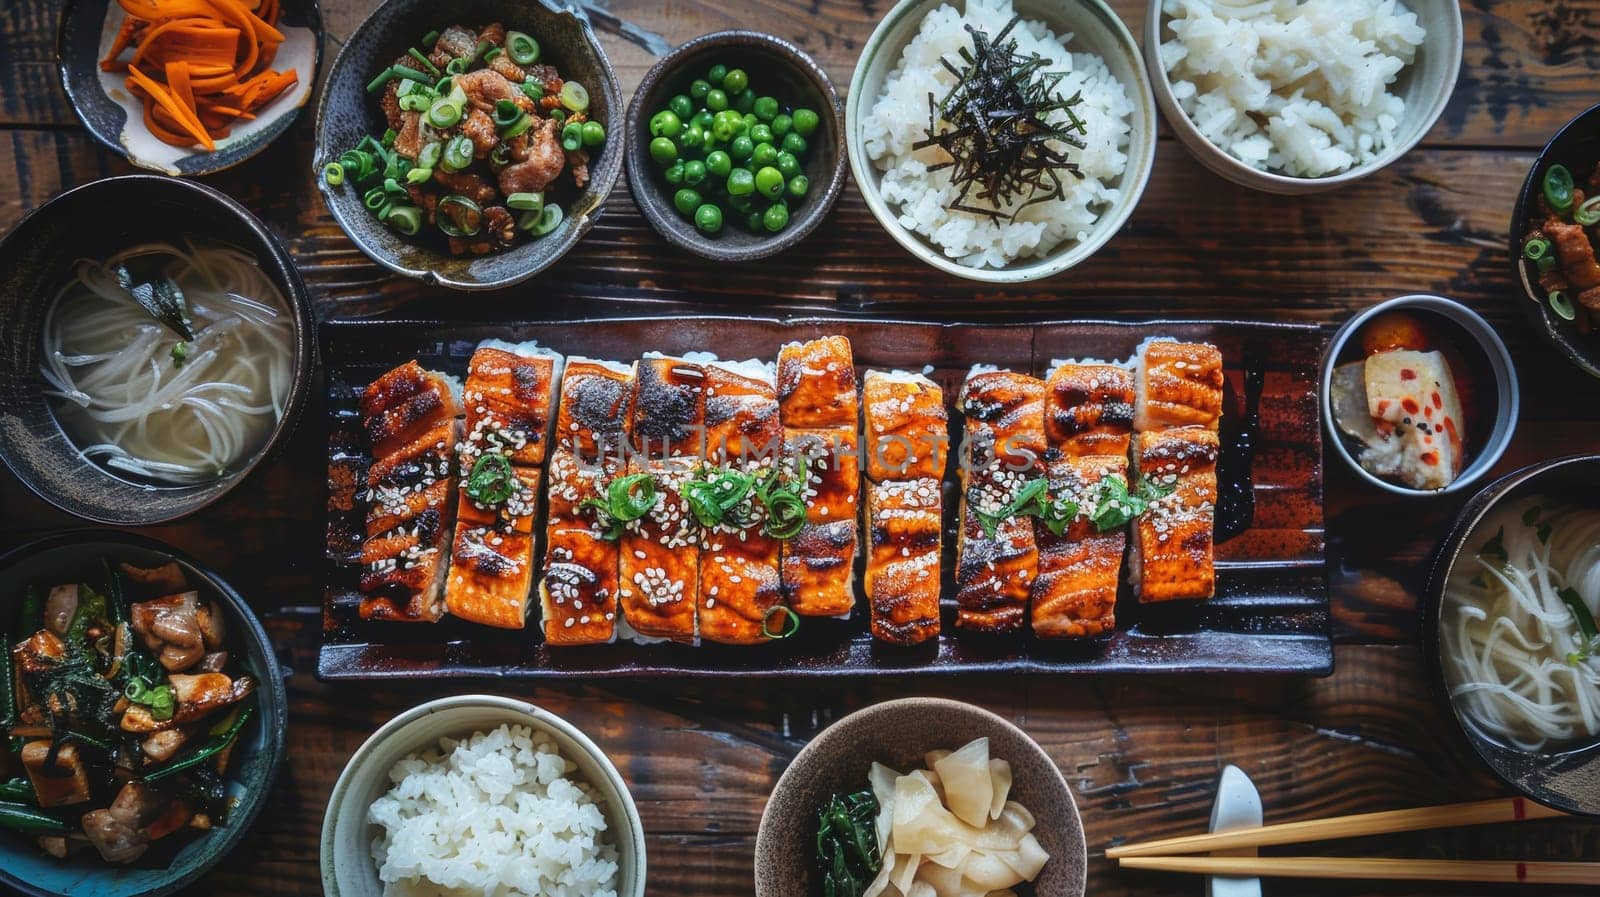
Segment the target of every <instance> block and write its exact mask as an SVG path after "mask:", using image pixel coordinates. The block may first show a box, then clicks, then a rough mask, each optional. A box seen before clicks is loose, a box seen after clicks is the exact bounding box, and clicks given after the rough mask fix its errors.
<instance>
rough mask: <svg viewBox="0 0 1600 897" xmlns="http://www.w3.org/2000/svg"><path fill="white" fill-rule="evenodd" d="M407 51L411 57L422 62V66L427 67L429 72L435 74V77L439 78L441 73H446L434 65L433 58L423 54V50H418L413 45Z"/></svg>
mask: <svg viewBox="0 0 1600 897" xmlns="http://www.w3.org/2000/svg"><path fill="white" fill-rule="evenodd" d="M406 52H407V53H410V54H411V58H412V59H415V60H416V61H418V62H420V63H422V67H423V68H424V69H427V71H428V74H430V75H432V76H434V77H435V78H437V77H439V76H440V75H442V74H444V73H443V72H441V71H439V67H438V66H436V65H434V64H433V61H432V60H430V59H429V58H428V57H426V56H424V55H422V51H421V50H418V49H417V48H416V47H412V48H411V49H409V50H407V51H406Z"/></svg>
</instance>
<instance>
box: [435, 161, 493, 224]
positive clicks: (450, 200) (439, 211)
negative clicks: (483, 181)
mask: <svg viewBox="0 0 1600 897" xmlns="http://www.w3.org/2000/svg"><path fill="white" fill-rule="evenodd" d="M445 155H446V156H447V157H448V156H449V155H450V152H449V150H446V151H445ZM434 218H435V220H436V221H437V222H438V224H439V229H440V230H442V231H444V232H445V234H446V235H447V236H451V237H473V236H477V233H478V231H479V230H481V229H482V228H483V207H482V206H480V205H478V204H477V203H475V202H473V201H472V200H470V199H468V198H467V197H465V196H462V195H460V194H458V193H452V194H450V195H449V196H446V197H445V198H443V199H441V200H439V205H438V207H437V208H436V209H435V212H434Z"/></svg>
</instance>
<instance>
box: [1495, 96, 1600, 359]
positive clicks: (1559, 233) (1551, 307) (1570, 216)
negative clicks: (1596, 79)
mask: <svg viewBox="0 0 1600 897" xmlns="http://www.w3.org/2000/svg"><path fill="white" fill-rule="evenodd" d="M1511 266H1512V277H1513V278H1514V279H1516V280H1517V282H1518V283H1520V284H1521V285H1522V289H1523V292H1524V293H1525V294H1526V299H1527V301H1526V303H1525V304H1524V308H1525V309H1526V310H1527V312H1528V315H1529V317H1530V318H1531V319H1532V321H1533V322H1534V325H1535V326H1536V327H1537V328H1538V329H1539V331H1540V333H1542V334H1543V335H1544V336H1545V338H1546V339H1548V340H1549V341H1550V342H1551V343H1552V344H1554V345H1555V346H1556V347H1557V348H1558V349H1560V350H1561V352H1562V354H1564V355H1566V356H1567V358H1568V359H1569V360H1571V361H1572V363H1573V364H1576V365H1577V366H1578V367H1580V368H1583V369H1584V370H1585V371H1587V372H1588V373H1589V374H1591V375H1593V376H1596V377H1600V105H1596V106H1592V107H1590V108H1589V109H1588V110H1586V111H1584V112H1583V113H1582V114H1580V115H1579V116H1578V117H1576V118H1574V119H1573V120H1572V121H1570V122H1568V123H1567V124H1566V126H1565V127H1563V128H1562V129H1561V130H1560V131H1559V132H1557V133H1556V136H1555V137H1553V138H1551V140H1550V142H1549V143H1548V144H1546V145H1545V148H1544V152H1542V153H1540V154H1539V158H1538V159H1537V160H1536V161H1535V162H1534V163H1533V168H1532V169H1530V170H1529V172H1528V177H1527V180H1526V181H1524V182H1523V185H1522V192H1521V193H1520V194H1519V195H1518V198H1517V206H1516V210H1515V211H1514V212H1513V213H1512V215H1511Z"/></svg>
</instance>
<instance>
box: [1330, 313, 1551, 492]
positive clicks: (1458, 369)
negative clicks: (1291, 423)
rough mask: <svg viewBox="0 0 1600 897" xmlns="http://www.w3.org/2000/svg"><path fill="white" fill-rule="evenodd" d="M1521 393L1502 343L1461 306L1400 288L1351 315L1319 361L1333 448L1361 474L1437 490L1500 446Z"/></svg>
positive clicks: (1387, 485) (1468, 475)
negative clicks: (1390, 296) (1399, 292)
mask: <svg viewBox="0 0 1600 897" xmlns="http://www.w3.org/2000/svg"><path fill="white" fill-rule="evenodd" d="M1520 404H1521V399H1520V395H1519V393H1518V383H1517V372H1516V368H1515V366H1514V365H1513V364H1512V361H1511V355H1510V353H1509V352H1508V351H1507V350H1506V346H1505V343H1504V342H1502V341H1501V339H1500V337H1499V335H1497V334H1496V333H1495V332H1494V330H1493V329H1492V328H1491V327H1490V326H1489V324H1488V323H1487V322H1486V321H1484V320H1483V318H1481V317H1479V316H1478V314H1477V313H1476V312H1474V311H1472V310H1471V309H1469V308H1467V307H1466V306H1464V305H1462V304H1460V303H1458V302H1454V301H1451V300H1449V299H1445V298H1443V297H1440V296H1426V295H1415V296H1400V297H1397V298H1395V299H1390V300H1388V301H1386V302H1381V303H1379V304H1377V305H1375V306H1373V307H1372V308H1369V309H1367V310H1366V311H1364V312H1362V313H1361V314H1358V315H1356V316H1355V317H1354V318H1351V319H1350V320H1349V321H1347V322H1345V324H1344V326H1343V327H1341V328H1340V329H1339V332H1338V333H1337V334H1336V335H1335V336H1334V338H1333V342H1332V344H1331V345H1330V346H1329V350H1328V355H1327V357H1326V359H1324V363H1323V370H1322V416H1323V422H1324V424H1325V426H1326V428H1327V431H1328V436H1329V438H1330V439H1331V440H1332V442H1333V445H1334V450H1335V452H1337V454H1338V455H1339V457H1340V458H1342V459H1344V461H1345V463H1346V464H1348V465H1349V466H1350V467H1351V469H1352V470H1354V471H1355V472H1356V473H1357V474H1358V475H1360V476H1361V477H1362V478H1363V479H1365V480H1366V481H1367V482H1369V483H1372V484H1373V485H1375V486H1378V487H1379V488H1381V489H1385V490H1387V491H1389V492H1393V493H1396V494H1399V495H1440V494H1447V493H1452V492H1457V491H1460V490H1462V489H1465V488H1466V487H1467V486H1470V485H1471V484H1472V483H1474V482H1476V481H1477V480H1478V479H1479V478H1481V477H1482V476H1483V475H1484V474H1485V473H1487V472H1488V471H1489V470H1490V469H1491V468H1492V467H1494V465H1495V463H1496V462H1498V461H1499V460H1500V456H1501V455H1502V454H1504V453H1505V450H1506V447H1507V446H1508V445H1509V444H1510V442H1511V436H1512V434H1513V433H1514V432H1515V431H1516V426H1517V412H1518V408H1519V407H1520Z"/></svg>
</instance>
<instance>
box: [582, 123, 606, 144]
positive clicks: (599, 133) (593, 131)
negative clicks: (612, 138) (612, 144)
mask: <svg viewBox="0 0 1600 897" xmlns="http://www.w3.org/2000/svg"><path fill="white" fill-rule="evenodd" d="M605 142H606V126H605V125H602V124H600V123H599V122H597V121H586V122H584V123H583V145H584V146H589V147H594V146H599V145H600V144H602V143H605Z"/></svg>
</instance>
